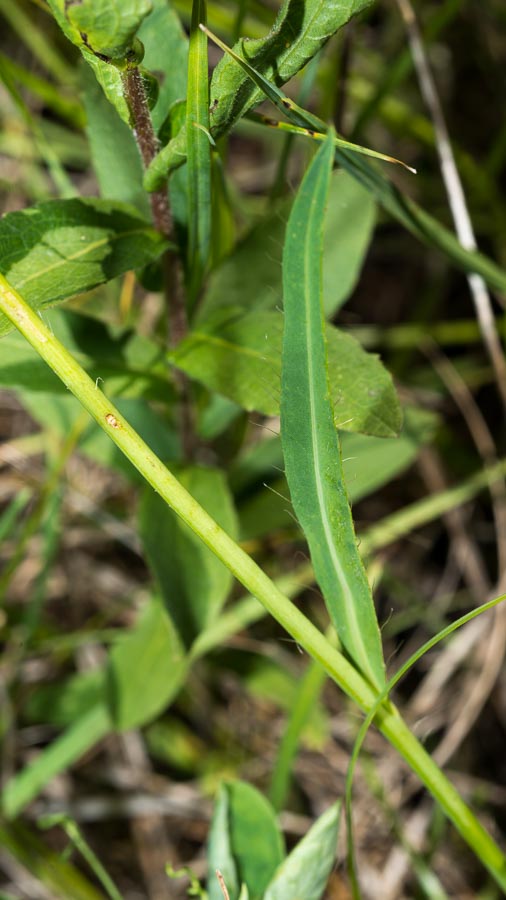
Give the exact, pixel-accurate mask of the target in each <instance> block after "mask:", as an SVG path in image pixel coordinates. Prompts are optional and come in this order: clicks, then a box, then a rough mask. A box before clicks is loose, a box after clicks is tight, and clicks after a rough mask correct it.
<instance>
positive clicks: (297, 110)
mask: <svg viewBox="0 0 506 900" xmlns="http://www.w3.org/2000/svg"><path fill="white" fill-rule="evenodd" d="M201 28H202V31H205V33H206V34H207V35H208V37H210V38H211V40H212V41H213V42H214V43H215V44H217V45H218V47H220V48H221V49H222V50H223V52H224V53H228V54H229V56H231V57H232V59H235V61H236V63H237V64H238V65H239V66H240V67H241V69H243V70H244V72H245V73H246V75H248V76H249V77H250V78H251V80H252V81H253V82H254V83H255V84H256V86H257V87H258V88H259V89H260V90H261V91H263V93H264V94H265V95H266V97H268V98H269V100H271V102H272V103H274V105H275V106H277V107H278V109H280V110H281V112H282V113H283V114H284V115H286V112H287V110H288V109H289V110H290V111H291V112H292V114H293V115H299V116H300V118H301V120H303V121H304V117H307V118H308V120H309V121H310V122H311V125H310V126H309V127H308V125H297V124H293V123H292V124H290V125H287V124H286V122H277V121H275V120H273V119H269V118H267V117H266V116H258V115H255V113H247V116H248V118H253V119H254V120H255V121H258V122H260V123H263V124H264V125H270V126H271V127H273V128H280V129H282V130H284V131H288V132H291V133H292V134H302V135H305V136H306V137H311V138H313V139H315V140H320V141H324V140H325V137H326V135H327V132H328V129H327V126H326V125H325V122H323V121H322V120H321V119H318V118H317V117H316V116H313V115H312V114H311V113H307V112H305V110H303V109H302V108H301V107H300V106H298V105H297V104H296V103H294V101H293V100H289V99H288V97H285V95H284V94H283V93H282V91H280V90H279V88H277V87H276V86H275V85H273V84H271V82H270V81H268V80H267V78H264V76H263V75H261V74H260V72H258V71H257V70H256V69H254V68H253V66H250V64H249V63H248V62H246V60H245V59H243V57H242V56H239V54H238V53H236V52H235V51H234V50H232V49H231V48H230V47H228V46H227V44H224V43H223V41H220V39H219V38H218V37H216V35H215V34H213V33H212V31H209V29H208V28H205V26H201ZM333 137H334V142H335V145H336V147H343V148H346V149H347V150H350V151H354V152H355V153H361V154H363V155H364V156H372V157H374V158H375V159H382V160H383V161H384V162H390V163H397V164H398V165H400V166H404V168H405V169H409V170H410V171H411V172H412V171H413V169H411V167H410V166H407V165H406V163H403V162H401V160H400V159H394V157H393V156H387V155H386V154H385V153H379V152H378V151H377V150H370V149H369V148H368V147H362V146H361V145H360V144H352V143H350V141H345V140H344V138H341V137H338V136H337V135H336V134H334V136H333Z"/></svg>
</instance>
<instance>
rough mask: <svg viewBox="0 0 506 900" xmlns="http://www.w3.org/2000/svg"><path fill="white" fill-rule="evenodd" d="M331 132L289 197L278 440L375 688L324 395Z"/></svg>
mask: <svg viewBox="0 0 506 900" xmlns="http://www.w3.org/2000/svg"><path fill="white" fill-rule="evenodd" d="M333 157H334V141H333V136H332V134H330V135H329V138H328V140H327V141H326V143H325V144H324V145H323V147H322V148H321V149H320V150H319V151H318V153H317V154H316V156H315V157H314V160H313V162H312V164H311V166H310V168H309V169H308V171H307V173H306V176H305V178H304V180H303V182H302V185H301V187H300V189H299V193H298V195H297V197H296V200H295V202H294V205H293V208H292V212H291V215H290V219H289V220H288V226H287V237H286V241H285V250H284V256H283V284H284V308H285V331H284V338H283V355H282V377H281V439H282V443H283V453H284V458H285V467H286V476H287V480H288V484H289V487H290V494H291V497H292V502H293V506H294V509H295V512H296V514H297V517H298V519H299V521H300V523H301V526H302V528H303V530H304V532H305V535H306V538H307V541H308V544H309V548H310V551H311V558H312V561H313V566H314V570H315V575H316V578H317V581H318V583H319V584H320V587H321V588H322V591H323V594H324V597H325V601H326V603H327V607H328V609H329V613H330V615H331V618H332V621H333V623H334V625H335V627H336V629H337V632H338V634H339V638H340V640H341V642H342V644H343V646H344V647H345V649H346V651H347V653H348V654H349V655H350V657H351V658H352V659H353V661H354V662H355V664H356V665H357V667H358V668H359V669H360V671H361V672H362V673H363V674H364V675H365V676H366V677H367V678H368V679H369V680H370V681H371V682H372V684H373V685H374V686H375V687H378V686H380V685H382V684H384V679H385V673H384V663H383V654H382V649H381V641H380V636H379V629H378V623H377V620H376V614H375V611H374V605H373V601H372V597H371V592H370V588H369V584H368V582H367V577H366V574H365V570H364V568H363V566H362V562H361V560H360V556H359V553H358V549H357V545H356V539H355V532H354V530H353V522H352V518H351V511H350V506H349V502H348V497H347V494H346V489H345V486H344V478H343V471H342V463H341V453H340V447H339V439H338V436H337V433H336V429H335V425H334V420H333V415H332V406H331V403H330V400H329V386H328V376H327V360H326V345H325V330H324V329H325V325H324V317H323V307H322V299H321V298H322V274H321V255H322V240H323V228H322V223H323V216H324V212H325V205H326V201H327V195H328V189H329V182H330V173H331V170H332V162H333Z"/></svg>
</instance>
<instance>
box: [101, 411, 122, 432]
mask: <svg viewBox="0 0 506 900" xmlns="http://www.w3.org/2000/svg"><path fill="white" fill-rule="evenodd" d="M105 421H106V422H107V424H108V425H110V426H111V428H120V427H121V426H120V424H119V422H118V420H117V418H116V416H113V414H112V413H107V415H106V417H105Z"/></svg>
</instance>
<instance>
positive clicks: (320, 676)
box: [269, 660, 327, 896]
mask: <svg viewBox="0 0 506 900" xmlns="http://www.w3.org/2000/svg"><path fill="white" fill-rule="evenodd" d="M326 680H327V673H326V672H325V669H324V668H323V667H322V666H321V665H320V663H318V662H315V660H311V662H310V663H309V665H308V666H307V669H306V671H305V672H304V674H303V676H302V677H301V678H300V679H299V681H298V683H297V688H296V691H295V693H294V694H293V695H292V697H291V703H290V705H289V707H288V712H289V717H288V721H287V723H286V726H285V729H284V732H283V736H282V738H281V741H280V743H279V747H278V752H277V756H276V762H275V765H274V768H273V771H272V776H271V786H270V791H269V799H270V801H271V803H272V805H273V807H274V809H275V810H276V811H277V812H280V811H281V810H282V809H283V808H284V806H285V803H286V799H287V796H288V793H289V790H290V783H291V779H292V772H293V768H294V761H295V757H296V755H297V750H298V748H299V744H300V741H301V738H302V734H303V731H304V728H305V726H306V725H307V723H308V722H309V720H310V717H311V715H313V716H314V713H315V711H317V710H318V703H319V698H320V694H321V692H322V689H323V685H324V684H325V682H326ZM300 893H301V895H302V896H305V893H304V892H303V891H300ZM296 894H297V891H295V895H296ZM295 895H294V896H295ZM287 896H288V895H287Z"/></svg>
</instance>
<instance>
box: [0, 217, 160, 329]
mask: <svg viewBox="0 0 506 900" xmlns="http://www.w3.org/2000/svg"><path fill="white" fill-rule="evenodd" d="M166 246H167V243H166V241H165V240H164V238H163V237H162V236H161V235H160V234H158V232H156V231H155V230H154V229H153V228H151V227H150V226H149V225H148V224H147V223H146V222H145V220H144V219H142V218H140V217H139V215H138V213H137V212H136V211H135V210H134V209H133V208H131V207H129V206H125V205H123V204H120V203H111V202H108V201H106V200H51V201H48V202H47V203H40V204H38V205H37V206H33V207H30V208H29V209H25V210H23V211H21V212H13V213H8V214H7V215H6V216H4V218H3V219H1V220H0V272H1V273H2V274H3V275H5V276H8V278H9V281H10V283H11V284H12V285H13V287H15V288H16V289H18V290H20V291H23V296H24V297H25V298H26V299H27V300H28V302H29V303H30V304H31V306H33V307H34V308H35V309H44V308H45V307H47V306H52V305H54V304H55V303H58V302H61V301H62V300H65V299H66V298H67V297H71V296H73V295H74V294H79V293H82V292H83V291H88V290H90V289H91V288H94V287H96V286H97V285H98V284H102V283H103V282H105V281H110V280H111V279H112V278H115V277H116V276H117V275H121V274H123V272H126V271H128V270H129V269H136V268H140V267H141V266H144V265H146V264H147V263H148V262H151V261H152V260H154V259H156V258H157V257H158V256H159V255H160V254H161V253H162V252H163V250H164V249H165V248H166ZM11 329H12V325H11V323H10V322H9V321H8V319H7V318H6V317H5V316H3V315H2V314H0V336H1V335H3V334H6V333H7V332H8V331H10V330H11Z"/></svg>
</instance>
